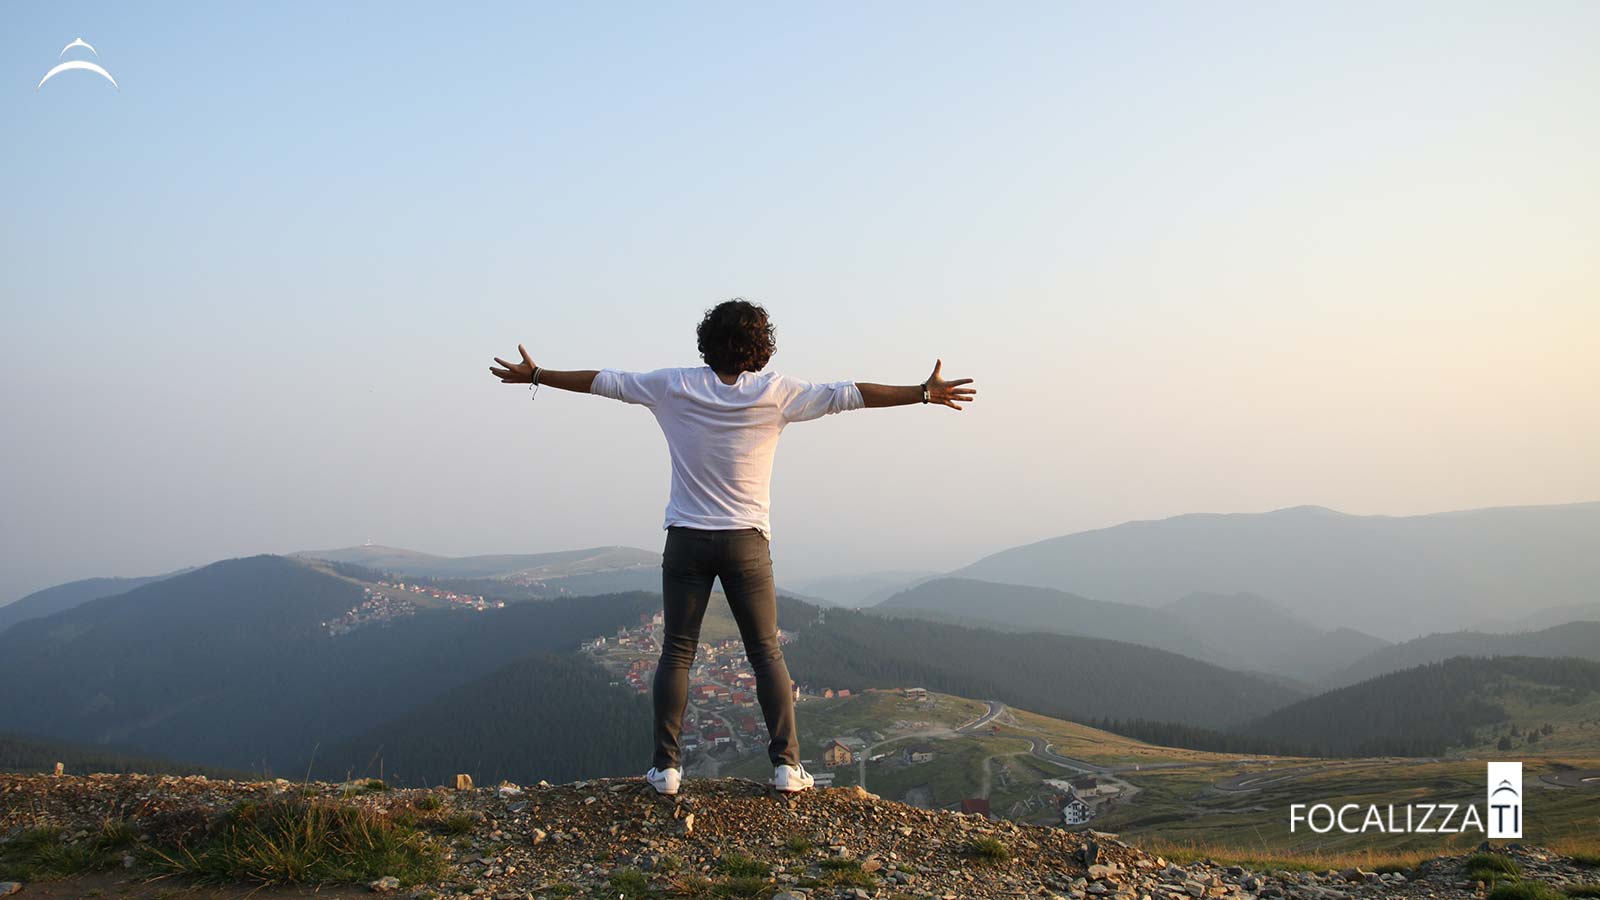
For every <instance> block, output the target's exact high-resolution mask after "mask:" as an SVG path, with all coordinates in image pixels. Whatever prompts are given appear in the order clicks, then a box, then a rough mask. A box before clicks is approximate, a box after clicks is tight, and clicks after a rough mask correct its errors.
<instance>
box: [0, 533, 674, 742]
mask: <svg viewBox="0 0 1600 900" xmlns="http://www.w3.org/2000/svg"><path fill="white" fill-rule="evenodd" d="M361 597H362V593H361V587H360V585H359V584H356V583H353V582H351V581H348V580H346V579H344V578H341V577H338V576H336V575H333V574H330V573H328V572H326V571H322V570H319V569H317V568H315V567H313V566H311V565H308V564H307V563H305V562H303V561H299V560H292V559H287V558H284V557H273V556H261V557H251V558H248V559H238V560H227V561H224V562H219V563H215V564H213V565H210V566H207V567H205V568H204V569H200V570H197V571H195V572H191V573H189V574H186V575H180V576H177V577H175V578H172V579H168V580H166V581H162V582H157V583H155V584H150V585H146V586H144V587H142V588H139V589H137V590H134V591H131V592H129V593H126V594H122V595H119V596H116V597H109V598H105V599H102V600H96V601H92V602H90V603H87V604H83V605H82V606H79V607H77V608H75V609H72V610H69V611H67V612H63V613H59V614H57V615H54V616H50V617H47V618H44V619H38V620H34V621H30V622H24V623H22V624H20V625H18V626H17V627H15V628H13V629H11V630H10V631H8V632H6V633H5V634H4V635H0V709H4V710H5V711H6V725H7V727H9V728H12V729H15V730H17V731H21V732H24V733H28V734H36V735H41V736H49V737H52V738H61V739H66V740H72V741H77V742H83V743H102V742H109V743H112V744H116V745H119V746H123V747H127V748H131V749H132V750H134V751H135V752H139V753H148V754H152V755H158V756H168V757H171V758H173V759H178V760H185V761H194V762H203V763H209V764H212V765H221V766H230V767H235V768H243V769H256V770H275V771H277V772H283V771H286V770H290V769H292V768H293V767H294V766H296V765H299V764H301V763H302V762H303V761H304V760H305V759H306V757H307V755H308V754H309V752H310V750H311V748H312V747H313V746H315V745H316V744H318V743H321V744H323V745H329V744H331V743H333V742H335V741H337V740H339V739H343V738H348V737H350V736H352V735H355V734H359V733H360V732H362V731H364V730H366V729H369V728H373V727H376V726H378V725H380V724H381V723H383V722H385V721H387V720H390V719H392V718H394V717H396V716H398V715H400V714H401V713H403V712H405V711H407V710H410V709H413V708H415V707H416V706H417V705H418V704H421V703H425V702H427V701H428V700H430V699H432V698H433V697H436V696H438V695H439V694H441V693H443V692H444V691H447V690H449V689H451V688H453V687H456V686H458V685H461V684H464V683H466V682H468V681H471V680H472V679H474V678H478V677H480V676H483V675H486V674H488V673H490V672H493V671H494V670H496V669H498V668H500V667H502V666H504V665H507V664H508V663H511V662H513V661H515V660H517V659H520V658H523V657H526V656H528V655H530V654H533V653H538V652H552V651H554V652H560V651H567V650H571V649H575V648H576V647H577V646H578V645H579V644H580V643H581V642H582V641H584V640H587V639H589V638H591V637H593V636H595V635H598V634H607V633H611V632H613V631H615V630H616V629H617V628H618V627H619V626H621V625H624V624H631V623H634V622H636V621H637V620H638V617H639V615H640V614H641V613H648V612H651V611H654V610H655V609H658V608H659V606H660V598H659V597H658V596H654V595H649V594H615V595H606V596H600V597H583V598H564V599H560V600H550V601H540V602H531V603H519V604H516V605H514V606H508V607H506V608H505V609H499V610H488V611H485V612H469V611H459V610H422V611H420V612H418V613H417V614H415V615H411V616H406V617H402V618H397V619H395V620H393V621H391V622H388V623H385V624H382V625H374V626H371V627H363V628H360V629H357V630H355V631H353V632H351V633H349V634H343V635H339V636H337V637H335V636H331V635H330V634H329V633H328V631H327V629H325V628H324V627H323V626H322V624H321V623H322V622H323V621H324V620H326V619H329V618H332V617H333V616H335V615H337V614H340V613H343V612H344V611H345V610H347V609H349V608H350V607H352V606H354V605H355V604H356V603H358V602H360V599H361Z"/></svg>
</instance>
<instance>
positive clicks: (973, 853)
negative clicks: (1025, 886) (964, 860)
mask: <svg viewBox="0 0 1600 900" xmlns="http://www.w3.org/2000/svg"><path fill="white" fill-rule="evenodd" d="M966 854H967V855H968V856H970V857H972V858H973V859H976V860H981V861H983V862H991V863H995V862H1005V861H1006V860H1008V859H1010V858H1011V850H1010V848H1008V847H1007V846H1006V845H1005V844H1004V843H1002V842H1001V840H1000V839H999V838H996V837H989V836H987V835H985V836H983V837H976V838H973V839H972V842H971V843H969V844H967V847H966Z"/></svg>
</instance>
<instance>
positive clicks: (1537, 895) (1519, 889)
mask: <svg viewBox="0 0 1600 900" xmlns="http://www.w3.org/2000/svg"><path fill="white" fill-rule="evenodd" d="M1565 896H1566V895H1564V894H1562V893H1561V892H1560V891H1558V890H1556V889H1555V888H1552V887H1550V886H1548V885H1544V884H1540V883H1539V882H1537V881H1509V882H1505V883H1503V884H1497V885H1495V886H1494V890H1492V891H1490V892H1489V897H1488V900H1564V898H1565Z"/></svg>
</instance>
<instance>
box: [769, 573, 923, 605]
mask: <svg viewBox="0 0 1600 900" xmlns="http://www.w3.org/2000/svg"><path fill="white" fill-rule="evenodd" d="M938 574H939V573H938V572H929V571H923V570H920V569H893V570H888V571H883V572H863V573H861V574H858V575H829V576H825V577H822V578H802V579H799V580H793V579H785V580H784V587H785V588H786V589H787V590H786V591H785V592H786V593H788V594H789V595H791V596H794V597H801V598H803V599H806V600H810V601H812V602H814V603H817V604H818V605H820V606H848V607H859V606H873V605H875V604H877V603H881V602H882V601H883V600H885V599H887V598H889V597H891V596H893V595H894V594H896V593H899V592H900V591H902V590H904V589H905V588H906V586H907V585H913V584H916V583H918V582H921V581H923V580H926V579H928V578H934V577H937V576H938Z"/></svg>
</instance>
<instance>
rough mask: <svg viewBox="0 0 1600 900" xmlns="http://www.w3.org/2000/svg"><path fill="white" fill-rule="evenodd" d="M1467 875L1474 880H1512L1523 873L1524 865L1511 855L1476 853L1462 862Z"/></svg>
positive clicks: (1491, 881)
mask: <svg viewBox="0 0 1600 900" xmlns="http://www.w3.org/2000/svg"><path fill="white" fill-rule="evenodd" d="M1461 867H1462V868H1463V869H1465V870H1466V873H1467V877H1468V878H1470V879H1472V880H1474V881H1487V882H1490V883H1493V882H1496V881H1511V880H1515V879H1516V878H1517V876H1519V875H1521V874H1522V867H1521V866H1519V865H1517V861H1516V860H1514V859H1512V858H1511V857H1509V856H1505V855H1502V854H1499V853H1474V854H1472V855H1471V856H1469V857H1467V859H1466V862H1464V863H1462V864H1461Z"/></svg>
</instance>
